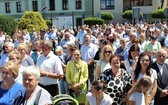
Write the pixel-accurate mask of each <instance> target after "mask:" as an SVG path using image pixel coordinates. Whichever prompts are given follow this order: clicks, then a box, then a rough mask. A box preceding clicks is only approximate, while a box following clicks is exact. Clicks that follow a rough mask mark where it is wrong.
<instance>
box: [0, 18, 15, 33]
mask: <svg viewBox="0 0 168 105" xmlns="http://www.w3.org/2000/svg"><path fill="white" fill-rule="evenodd" d="M17 25H18V21H17V20H15V19H14V18H13V17H11V16H5V15H0V31H4V32H6V33H7V34H8V35H10V36H11V35H12V33H13V32H14V31H15V28H16V27H17Z"/></svg>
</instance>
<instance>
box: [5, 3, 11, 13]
mask: <svg viewBox="0 0 168 105" xmlns="http://www.w3.org/2000/svg"><path fill="white" fill-rule="evenodd" d="M5 9H6V13H10V12H11V11H10V3H5Z"/></svg>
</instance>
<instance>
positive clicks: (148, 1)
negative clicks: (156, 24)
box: [94, 0, 159, 23]
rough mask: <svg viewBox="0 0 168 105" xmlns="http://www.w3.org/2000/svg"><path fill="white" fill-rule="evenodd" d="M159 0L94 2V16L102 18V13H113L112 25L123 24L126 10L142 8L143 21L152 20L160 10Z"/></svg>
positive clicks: (95, 0) (96, 0)
mask: <svg viewBox="0 0 168 105" xmlns="http://www.w3.org/2000/svg"><path fill="white" fill-rule="evenodd" d="M158 2H159V1H158V0H94V14H95V15H96V16H98V17H99V16H100V14H101V12H103V11H108V12H111V13H113V15H114V19H113V20H112V21H111V23H116V22H119V23H123V22H124V19H123V18H122V13H123V12H124V11H125V10H132V9H134V8H140V12H142V13H143V14H144V17H143V21H147V22H149V21H150V20H151V13H152V12H153V11H154V10H156V9H158Z"/></svg>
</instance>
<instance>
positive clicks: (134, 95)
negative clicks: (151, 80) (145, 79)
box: [129, 93, 136, 101]
mask: <svg viewBox="0 0 168 105" xmlns="http://www.w3.org/2000/svg"><path fill="white" fill-rule="evenodd" d="M129 100H132V101H136V94H135V93H132V94H131V96H130V98H129Z"/></svg>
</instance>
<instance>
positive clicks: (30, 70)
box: [23, 66, 52, 105]
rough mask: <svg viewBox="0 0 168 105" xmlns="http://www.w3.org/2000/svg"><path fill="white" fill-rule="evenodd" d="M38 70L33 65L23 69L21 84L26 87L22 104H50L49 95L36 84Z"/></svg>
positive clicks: (38, 76)
mask: <svg viewBox="0 0 168 105" xmlns="http://www.w3.org/2000/svg"><path fill="white" fill-rule="evenodd" d="M39 80H40V71H39V69H38V68H36V67H34V66H29V67H27V68H26V69H24V71H23V85H24V87H25V88H26V96H25V101H24V105H50V104H52V101H51V99H50V97H51V95H50V94H49V93H48V91H46V90H45V89H43V88H42V87H40V86H38V83H39Z"/></svg>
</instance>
